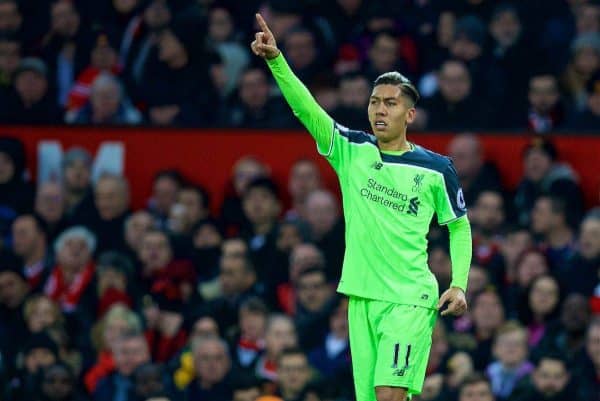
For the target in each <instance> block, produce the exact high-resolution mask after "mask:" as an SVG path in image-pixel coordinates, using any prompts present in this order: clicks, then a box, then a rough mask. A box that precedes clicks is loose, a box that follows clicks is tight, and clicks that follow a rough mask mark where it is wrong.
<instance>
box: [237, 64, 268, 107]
mask: <svg viewBox="0 0 600 401" xmlns="http://www.w3.org/2000/svg"><path fill="white" fill-rule="evenodd" d="M240 99H241V100H242V102H243V103H244V104H245V105H246V106H247V107H248V108H250V109H251V110H260V109H262V108H263V107H264V105H265V104H266V103H267V100H269V85H268V84H267V77H266V76H265V73H264V72H263V71H261V70H259V69H253V70H250V71H246V72H245V73H244V74H243V75H242V77H241V79H240Z"/></svg>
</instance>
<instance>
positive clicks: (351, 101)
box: [339, 77, 371, 112]
mask: <svg viewBox="0 0 600 401" xmlns="http://www.w3.org/2000/svg"><path fill="white" fill-rule="evenodd" d="M370 91H371V85H369V81H367V79H366V78H365V77H355V78H352V79H344V80H342V82H341V83H340V89H339V92H340V103H341V104H342V105H344V106H346V107H354V108H356V109H360V111H361V112H362V110H363V108H364V107H365V106H366V105H367V104H368V103H369V93H370Z"/></svg>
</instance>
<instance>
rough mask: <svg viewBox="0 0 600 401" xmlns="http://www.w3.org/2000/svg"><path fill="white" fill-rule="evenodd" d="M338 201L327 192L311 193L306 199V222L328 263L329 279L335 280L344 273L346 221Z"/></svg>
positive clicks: (317, 191)
mask: <svg viewBox="0 0 600 401" xmlns="http://www.w3.org/2000/svg"><path fill="white" fill-rule="evenodd" d="M340 212H341V211H340V208H339V206H338V201H337V199H336V198H335V196H334V195H333V193H331V192H329V191H326V190H316V191H313V192H311V193H310V194H309V195H308V197H307V199H306V222H307V223H308V226H309V228H310V230H311V234H312V239H313V240H314V242H315V245H317V246H318V247H319V249H320V250H321V251H322V252H323V256H324V257H325V260H326V261H327V264H326V270H327V278H328V279H329V280H335V279H336V278H337V277H339V276H340V274H341V272H342V262H343V258H344V248H345V245H344V220H343V219H342V216H341V213H340Z"/></svg>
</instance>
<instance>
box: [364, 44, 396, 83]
mask: <svg viewBox="0 0 600 401" xmlns="http://www.w3.org/2000/svg"><path fill="white" fill-rule="evenodd" d="M369 60H370V61H371V63H372V64H373V67H375V70H376V71H377V72H378V73H381V74H383V73H384V72H387V71H392V70H394V67H395V66H396V63H397V62H398V42H397V41H396V39H395V38H394V37H392V36H389V35H379V36H377V38H376V39H375V42H374V43H373V46H371V49H370V50H369Z"/></svg>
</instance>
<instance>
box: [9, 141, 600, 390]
mask: <svg viewBox="0 0 600 401" xmlns="http://www.w3.org/2000/svg"><path fill="white" fill-rule="evenodd" d="M447 152H448V154H449V155H450V156H451V157H452V158H453V160H454V163H455V167H456V170H457V172H458V176H459V177H460V180H461V183H462V186H463V189H464V194H465V201H466V203H467V205H468V207H469V217H470V220H471V224H472V227H473V245H474V251H473V262H472V266H471V270H470V274H469V287H468V290H467V294H466V295H467V299H468V302H469V305H470V310H469V312H468V313H467V314H466V315H464V316H462V317H460V318H454V319H453V318H441V317H440V319H438V323H437V326H436V328H435V331H434V335H433V344H432V349H431V355H430V359H429V365H428V368H427V378H426V380H425V387H424V392H423V394H422V395H421V396H420V397H416V398H415V399H417V400H421V401H424V400H429V401H432V400H435V401H493V400H499V401H500V400H509V399H510V400H511V401H512V400H516V401H550V400H552V401H599V400H600V320H599V319H600V208H593V209H589V208H588V209H586V208H585V207H584V204H583V200H582V190H581V188H580V185H579V183H578V179H577V173H576V172H575V171H573V170H572V168H571V167H570V166H569V165H568V164H565V163H563V162H562V161H561V159H560V154H559V152H558V150H557V149H556V147H555V146H554V145H553V144H552V142H550V141H549V140H547V139H545V138H544V137H535V138H533V139H532V141H531V143H529V144H528V145H527V147H526V148H525V149H523V150H522V152H523V153H522V154H523V169H524V175H523V177H522V178H521V181H520V183H519V185H518V187H517V188H516V190H514V191H509V190H508V189H506V188H503V186H502V180H501V174H500V173H499V172H498V170H497V169H496V167H495V166H494V165H493V164H492V163H490V162H488V161H486V160H485V157H484V155H483V153H482V149H481V144H480V142H479V140H478V138H477V137H476V136H474V135H472V134H460V135H457V136H455V137H454V138H453V140H452V141H451V142H450V144H449V147H448V149H447ZM25 166H26V160H25V156H24V149H23V145H22V144H21V143H20V142H19V141H18V140H16V139H11V138H2V139H0V238H1V240H0V399H2V400H8V401H21V400H23V401H25V400H27V401H86V400H88V401H113V400H116V401H150V400H153V401H159V400H162V401H165V400H168V401H180V400H181V401H204V400H206V401H208V400H210V401H230V400H233V401H256V400H261V401H267V400H279V401H282V400H283V401H325V400H329V401H333V400H337V401H353V400H354V392H353V384H352V374H351V355H350V350H349V344H348V324H347V308H348V300H347V299H346V298H345V297H343V296H341V295H340V294H337V293H336V292H335V288H336V284H337V280H338V278H339V275H340V271H341V268H342V259H343V254H344V221H343V216H342V211H341V208H340V203H339V198H338V196H337V194H336V193H335V192H332V191H331V190H330V189H328V188H325V187H324V185H323V182H322V179H321V172H320V171H319V168H318V167H317V165H316V164H315V163H314V161H312V160H308V159H301V160H297V161H296V162H295V163H293V165H292V167H291V169H290V171H289V176H288V179H287V182H285V183H283V182H275V181H274V180H273V179H272V178H271V174H270V167H269V166H268V165H265V164H264V163H262V162H261V161H260V160H258V159H256V158H255V157H252V156H250V155H248V156H245V157H243V158H241V159H240V160H238V161H237V162H236V163H235V165H234V166H233V167H232V171H231V178H230V181H229V183H228V184H227V186H226V187H225V188H223V195H224V201H223V202H222V204H220V205H214V204H212V203H211V198H214V197H215V196H216V195H217V194H214V193H213V194H211V193H209V192H207V191H206V190H205V189H204V188H203V187H202V186H201V185H199V183H193V182H190V181H189V180H187V179H186V178H185V177H183V176H182V175H181V173H179V172H178V171H176V170H165V171H158V172H156V175H155V177H154V180H153V183H152V188H151V190H150V193H149V194H148V198H147V204H146V205H145V206H144V207H142V208H137V209H133V208H132V205H131V202H130V190H129V183H128V178H127V177H124V176H120V175H115V174H112V173H107V172H105V173H103V174H100V175H99V176H98V178H97V179H92V178H91V177H93V175H92V172H91V169H92V157H91V155H90V154H89V153H88V152H87V151H86V150H84V149H83V148H78V147H74V148H71V149H69V150H68V151H67V152H66V153H65V155H64V158H63V161H62V165H61V174H60V179H59V180H51V179H48V180H46V181H44V182H37V183H33V182H31V181H29V180H27V179H26V178H25V177H27V176H28V174H26V171H25V170H26V168H25ZM34 184H35V185H34ZM284 199H290V201H289V202H287V201H286V202H284ZM215 211H218V212H216V213H215ZM447 236H448V233H447V231H446V229H445V228H442V227H440V226H438V225H437V224H435V223H434V224H432V226H431V229H430V233H429V236H428V239H429V265H430V268H431V270H432V271H433V272H434V274H435V276H436V278H437V280H438V281H439V285H440V289H441V290H444V289H446V288H447V287H448V285H449V283H450V280H451V260H450V255H449V249H448V237H447ZM354 362H355V363H360V361H354ZM259 397H266V398H262V399H261V398H259ZM269 397H270V398H269ZM359 401H360V400H359Z"/></svg>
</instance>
